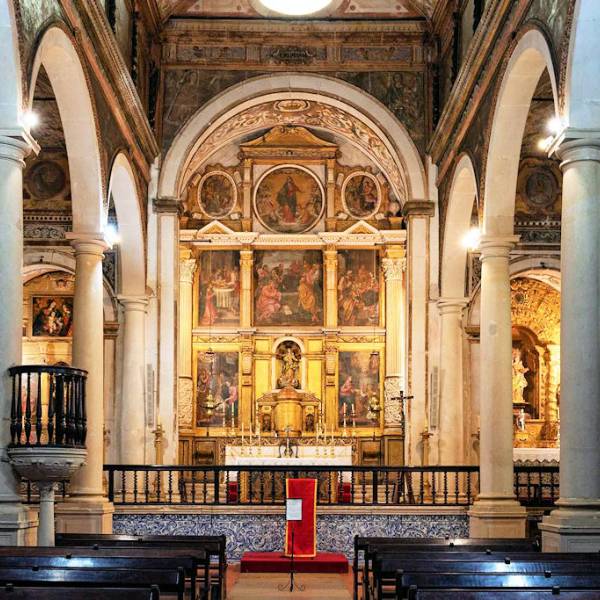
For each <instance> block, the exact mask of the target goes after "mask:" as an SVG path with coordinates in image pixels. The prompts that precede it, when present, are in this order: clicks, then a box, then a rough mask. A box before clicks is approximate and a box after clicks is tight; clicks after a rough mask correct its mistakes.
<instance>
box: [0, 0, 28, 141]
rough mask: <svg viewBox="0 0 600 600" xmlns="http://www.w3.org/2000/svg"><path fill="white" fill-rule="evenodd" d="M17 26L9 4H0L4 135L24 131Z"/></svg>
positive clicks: (0, 101) (0, 92) (0, 123)
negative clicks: (22, 129)
mask: <svg viewBox="0 0 600 600" xmlns="http://www.w3.org/2000/svg"><path fill="white" fill-rule="evenodd" d="M18 39H19V38H18V34H17V24H16V20H15V15H14V5H13V2H12V1H11V0H0V56H2V74H3V77H2V86H0V129H1V130H3V131H5V132H11V131H15V134H16V135H18V131H19V129H20V128H25V129H27V128H26V126H25V125H24V124H23V123H21V111H22V110H23V93H22V88H21V82H22V77H21V59H20V55H19V46H18Z"/></svg>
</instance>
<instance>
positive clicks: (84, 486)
mask: <svg viewBox="0 0 600 600" xmlns="http://www.w3.org/2000/svg"><path fill="white" fill-rule="evenodd" d="M69 237H70V239H71V240H72V241H71V245H72V246H73V248H74V249H75V297H74V300H73V366H74V367H76V368H78V369H85V370H86V371H87V372H88V376H87V382H86V414H87V437H86V447H87V450H88V457H87V461H86V464H85V466H83V467H82V468H81V469H79V470H78V471H77V473H76V474H75V475H74V476H73V478H72V480H71V486H70V492H71V497H72V498H77V499H78V500H85V501H88V500H89V501H101V500H102V496H103V494H104V492H103V488H102V473H103V456H104V432H103V428H104V368H103V365H104V306H103V297H104V290H103V279H102V259H103V257H104V251H105V250H106V249H107V248H108V245H107V244H106V242H105V241H104V240H103V239H102V235H101V234H99V233H98V234H78V233H73V234H71V235H70V236H69Z"/></svg>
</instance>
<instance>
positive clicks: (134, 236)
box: [108, 152, 146, 296]
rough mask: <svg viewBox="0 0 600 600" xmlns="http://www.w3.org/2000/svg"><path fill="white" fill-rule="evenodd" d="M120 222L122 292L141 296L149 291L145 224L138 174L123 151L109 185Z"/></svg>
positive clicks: (120, 286)
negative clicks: (139, 194)
mask: <svg viewBox="0 0 600 600" xmlns="http://www.w3.org/2000/svg"><path fill="white" fill-rule="evenodd" d="M108 193H109V197H110V196H112V198H113V201H114V203H115V211H116V213H117V222H118V225H119V254H118V256H119V261H120V266H121V276H120V278H119V284H118V287H119V290H118V291H119V293H121V294H123V295H126V296H141V295H144V294H145V291H146V272H145V255H146V253H145V246H144V226H143V220H142V214H141V210H140V201H139V197H138V192H137V187H136V184H135V175H134V173H133V169H132V167H131V163H130V162H129V159H128V158H127V156H126V155H125V154H124V153H123V152H120V153H119V154H118V155H117V156H116V158H115V160H114V162H113V164H112V169H111V174H110V179H109V184H108Z"/></svg>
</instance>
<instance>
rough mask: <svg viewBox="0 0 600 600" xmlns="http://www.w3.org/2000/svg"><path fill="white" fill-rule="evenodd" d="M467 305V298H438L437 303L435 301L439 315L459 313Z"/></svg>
mask: <svg viewBox="0 0 600 600" xmlns="http://www.w3.org/2000/svg"><path fill="white" fill-rule="evenodd" d="M468 304H469V299H468V298H450V297H441V298H438V301H437V305H438V310H439V311H440V315H447V314H452V313H461V312H462V311H463V310H464V309H465V307H466V306H467V305H468Z"/></svg>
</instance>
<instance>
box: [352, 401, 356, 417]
mask: <svg viewBox="0 0 600 600" xmlns="http://www.w3.org/2000/svg"><path fill="white" fill-rule="evenodd" d="M355 415H356V411H355V410H354V404H353V405H352V416H353V417H354V416H355Z"/></svg>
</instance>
